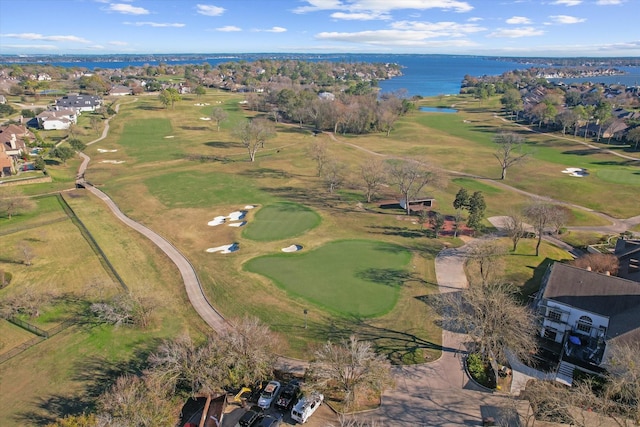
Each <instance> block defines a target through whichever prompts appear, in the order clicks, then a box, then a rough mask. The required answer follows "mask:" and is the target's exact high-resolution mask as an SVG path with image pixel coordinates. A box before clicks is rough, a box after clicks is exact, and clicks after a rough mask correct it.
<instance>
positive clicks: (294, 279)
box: [245, 240, 411, 317]
mask: <svg viewBox="0 0 640 427" xmlns="http://www.w3.org/2000/svg"><path fill="white" fill-rule="evenodd" d="M410 256H411V255H410V252H409V251H408V250H406V249H404V248H402V247H401V246H398V245H393V244H389V243H384V242H379V241H367V240H351V241H340V242H333V243H329V244H326V245H324V246H322V247H320V248H318V249H316V250H314V251H311V252H307V253H300V254H297V253H296V254H292V255H288V256H287V255H272V256H263V257H259V258H255V259H252V260H250V261H249V262H247V263H246V264H245V268H246V269H247V270H249V271H252V272H255V273H260V274H263V275H265V276H267V277H269V278H271V279H272V280H274V281H275V282H276V283H277V284H278V285H279V286H281V287H283V288H284V289H285V290H286V291H287V292H288V293H290V294H291V295H293V296H296V297H302V298H304V299H306V300H308V301H309V302H311V303H313V304H315V305H317V306H320V307H322V308H325V309H327V310H330V311H331V312H334V313H336V314H339V315H342V316H356V317H372V316H379V315H382V314H384V313H386V312H388V311H389V310H391V309H392V308H393V306H394V305H395V303H396V300H397V298H398V292H399V288H400V287H401V286H402V284H403V281H404V280H407V278H408V277H409V274H408V272H407V270H406V266H407V263H408V262H409V259H410Z"/></svg>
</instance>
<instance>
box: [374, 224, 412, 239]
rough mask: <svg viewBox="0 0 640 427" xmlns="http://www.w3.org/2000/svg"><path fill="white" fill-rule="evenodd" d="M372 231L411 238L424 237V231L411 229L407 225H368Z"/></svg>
mask: <svg viewBox="0 0 640 427" xmlns="http://www.w3.org/2000/svg"><path fill="white" fill-rule="evenodd" d="M368 228H369V229H370V230H372V231H370V233H372V234H384V235H385V236H398V237H408V238H411V239H415V238H418V237H424V233H423V232H421V231H420V230H411V229H409V228H407V227H391V226H386V225H385V226H383V225H372V226H369V227H368Z"/></svg>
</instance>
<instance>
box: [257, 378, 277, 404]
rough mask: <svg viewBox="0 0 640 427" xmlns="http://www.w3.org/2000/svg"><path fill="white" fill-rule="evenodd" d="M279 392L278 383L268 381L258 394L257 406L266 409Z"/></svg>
mask: <svg viewBox="0 0 640 427" xmlns="http://www.w3.org/2000/svg"><path fill="white" fill-rule="evenodd" d="M279 391H280V383H279V382H278V381H269V383H268V384H267V386H266V387H265V388H264V390H262V393H260V397H259V398H258V406H259V407H261V408H262V409H268V408H269V407H270V406H271V404H272V403H273V401H274V400H275V399H276V397H277V396H278V392H279Z"/></svg>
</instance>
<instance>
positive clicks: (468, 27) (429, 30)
mask: <svg viewBox="0 0 640 427" xmlns="http://www.w3.org/2000/svg"><path fill="white" fill-rule="evenodd" d="M391 28H393V29H395V30H403V31H420V32H422V33H423V34H424V37H425V38H436V37H463V36H465V35H467V34H471V33H478V32H481V31H485V30H486V28H483V27H480V26H478V25H476V24H460V23H457V22H423V21H398V22H394V23H393V24H391Z"/></svg>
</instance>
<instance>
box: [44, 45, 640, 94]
mask: <svg viewBox="0 0 640 427" xmlns="http://www.w3.org/2000/svg"><path fill="white" fill-rule="evenodd" d="M267 58H271V59H300V60H306V61H316V62H317V61H333V62H382V63H396V64H399V65H401V66H402V67H403V69H402V73H403V75H402V76H400V77H396V78H393V79H390V80H383V81H380V82H379V86H380V89H381V90H382V91H383V92H395V91H399V90H406V91H407V94H408V95H409V96H414V95H420V96H425V97H426V96H438V95H453V94H457V93H459V92H460V85H461V83H462V80H463V79H464V76H465V75H467V74H468V75H470V76H473V77H480V76H485V75H500V74H502V73H504V72H505V71H510V70H515V69H525V68H528V67H529V66H530V65H528V64H522V63H518V62H512V61H508V60H504V59H501V60H498V59H496V58H491V57H484V56H466V55H409V54H406V55H389V54H325V55H312V54H255V55H250V54H243V55H238V56H217V55H215V54H212V55H210V56H207V55H204V56H203V55H200V56H198V57H197V58H195V57H194V58H193V59H188V58H186V59H185V56H184V55H183V56H182V57H181V58H180V59H176V60H171V59H165V58H163V59H161V60H155V61H154V60H149V61H110V60H106V59H101V60H100V61H83V62H64V61H60V62H56V61H53V62H47V64H51V65H55V66H61V67H69V68H71V67H81V68H87V69H89V70H94V69H96V68H108V69H114V68H121V69H122V68H126V67H129V66H135V67H141V66H145V65H158V64H159V63H160V61H161V62H163V63H165V64H167V65H186V64H203V63H205V62H206V63H208V64H210V65H212V66H215V65H217V64H220V63H223V62H230V61H238V60H246V61H249V62H251V61H253V60H256V59H267ZM620 68H621V69H623V70H625V71H626V72H627V74H626V75H624V76H610V77H609V76H603V77H601V78H595V79H593V81H595V82H602V83H622V84H626V85H629V86H630V85H634V84H637V83H638V82H640V67H620ZM571 80H573V79H564V80H563V81H565V82H570V81H571ZM575 80H577V81H581V80H584V79H575Z"/></svg>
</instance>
